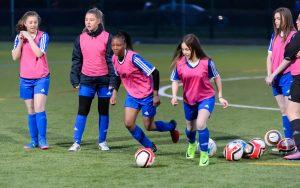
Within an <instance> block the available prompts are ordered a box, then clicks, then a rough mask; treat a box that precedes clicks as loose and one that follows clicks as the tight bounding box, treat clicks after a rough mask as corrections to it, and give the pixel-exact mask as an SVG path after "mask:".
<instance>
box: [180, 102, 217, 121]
mask: <svg viewBox="0 0 300 188" xmlns="http://www.w3.org/2000/svg"><path fill="white" fill-rule="evenodd" d="M214 107H215V97H211V98H208V99H204V100H202V101H200V102H198V103H197V104H195V105H189V104H187V103H185V102H184V103H183V108H184V114H185V119H186V120H188V121H192V120H194V119H197V116H198V111H199V110H201V109H206V110H208V111H209V113H212V111H213V110H214Z"/></svg>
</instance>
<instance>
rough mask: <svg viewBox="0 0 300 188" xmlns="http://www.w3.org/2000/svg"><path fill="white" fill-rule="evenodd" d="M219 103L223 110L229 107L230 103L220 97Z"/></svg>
mask: <svg viewBox="0 0 300 188" xmlns="http://www.w3.org/2000/svg"><path fill="white" fill-rule="evenodd" d="M219 102H220V103H221V104H222V106H223V108H227V107H228V101H227V100H226V99H224V98H223V97H219Z"/></svg>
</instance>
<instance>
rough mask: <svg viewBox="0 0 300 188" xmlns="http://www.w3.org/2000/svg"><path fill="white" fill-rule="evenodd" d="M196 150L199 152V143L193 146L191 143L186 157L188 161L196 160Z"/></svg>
mask: <svg viewBox="0 0 300 188" xmlns="http://www.w3.org/2000/svg"><path fill="white" fill-rule="evenodd" d="M196 150H197V143H196V142H194V143H192V144H191V143H189V146H188V149H187V151H186V154H185V157H186V158H187V159H193V158H195V153H196Z"/></svg>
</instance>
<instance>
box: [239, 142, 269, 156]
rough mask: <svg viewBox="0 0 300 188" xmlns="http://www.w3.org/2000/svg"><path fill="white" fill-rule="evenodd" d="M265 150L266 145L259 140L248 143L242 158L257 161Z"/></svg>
mask: <svg viewBox="0 0 300 188" xmlns="http://www.w3.org/2000/svg"><path fill="white" fill-rule="evenodd" d="M265 150H266V144H265V143H264V141H262V139H260V138H254V139H252V140H250V141H249V143H248V144H247V146H246V148H245V150H244V151H245V154H244V156H245V157H246V158H249V159H259V158H260V157H261V156H262V154H263V153H264V152H265Z"/></svg>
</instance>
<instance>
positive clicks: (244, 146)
mask: <svg viewBox="0 0 300 188" xmlns="http://www.w3.org/2000/svg"><path fill="white" fill-rule="evenodd" d="M232 142H238V143H240V144H241V145H242V146H243V150H245V148H246V146H247V142H245V141H244V140H241V139H236V140H234V141H232Z"/></svg>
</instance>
